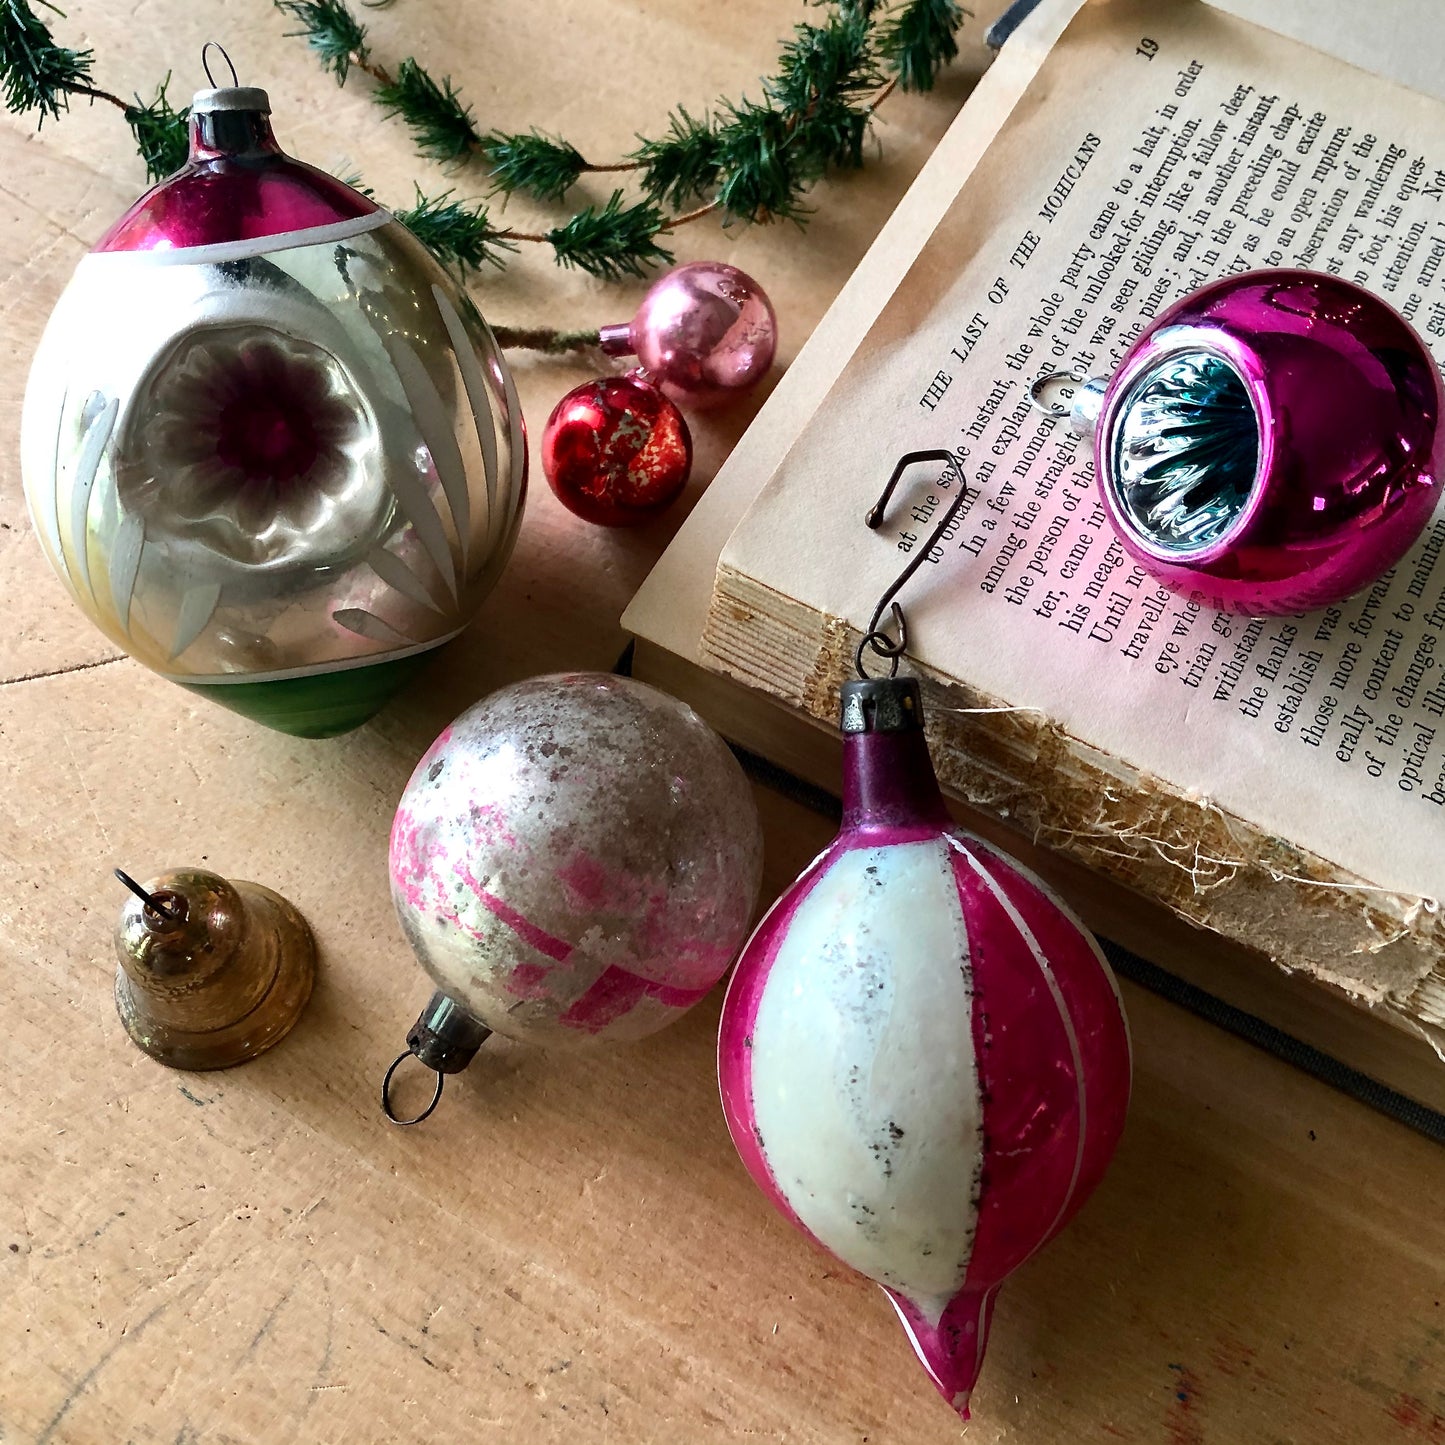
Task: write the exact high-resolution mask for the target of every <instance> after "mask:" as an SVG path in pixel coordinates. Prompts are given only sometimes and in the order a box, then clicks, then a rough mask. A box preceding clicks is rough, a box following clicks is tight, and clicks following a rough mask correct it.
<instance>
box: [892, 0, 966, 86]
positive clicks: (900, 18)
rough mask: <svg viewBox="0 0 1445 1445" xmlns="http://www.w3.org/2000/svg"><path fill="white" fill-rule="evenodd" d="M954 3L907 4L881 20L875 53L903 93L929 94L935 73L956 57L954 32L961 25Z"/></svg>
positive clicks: (960, 12) (940, 0)
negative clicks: (879, 56) (892, 73)
mask: <svg viewBox="0 0 1445 1445" xmlns="http://www.w3.org/2000/svg"><path fill="white" fill-rule="evenodd" d="M963 17H964V10H963V7H962V6H960V5H958V4H957V3H955V0H909V3H908V4H906V5H904V6H903V7H902V8H901V9H899V10H896V11H892V12H890V13H889V14H888V15H887V16H885V17H884V19H883V22H882V24H881V25H880V26H879V29H878V50H879V53H880V54H881V55H882V56H883V58H884V61H885V62H886V63H887V65H888V67H889V69H890V70H892V71H894V72H895V73H896V74H897V76H898V83H899V84H900V85H901V86H902V87H903V89H904V90H932V89H933V82H934V80H935V79H936V78H937V75H938V72H939V71H940V70H942V69H943V67H944V66H945V65H947V64H948V63H949V62H950V61H951V60H953V59H954V57H955V56H957V54H958V41H957V40H956V39H955V38H954V35H955V32H956V31H957V30H958V28H959V26H960V25H962V24H963Z"/></svg>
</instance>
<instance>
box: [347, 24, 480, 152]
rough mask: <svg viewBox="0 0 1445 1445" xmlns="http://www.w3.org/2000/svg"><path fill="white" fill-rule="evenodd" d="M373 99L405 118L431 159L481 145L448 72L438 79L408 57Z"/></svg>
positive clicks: (413, 136) (415, 138)
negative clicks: (438, 80) (434, 78)
mask: <svg viewBox="0 0 1445 1445" xmlns="http://www.w3.org/2000/svg"><path fill="white" fill-rule="evenodd" d="M332 3H338V0H332ZM376 99H377V103H378V104H379V105H380V106H381V107H382V109H383V110H385V111H386V112H387V114H388V115H399V116H400V117H401V118H402V120H404V121H405V122H406V124H407V125H408V126H409V127H410V129H411V133H412V138H413V139H414V140H415V141H416V148H417V150H419V151H420V152H421V153H422V155H424V156H428V157H430V158H431V159H432V160H436V161H443V162H446V161H459V160H462V159H463V158H464V157H465V156H467V155H468V154H469V153H470V152H471V151H473V150H479V149H481V148H482V137H481V135H480V133H479V132H478V130H477V128H476V126H475V125H473V124H472V112H471V108H470V107H469V106H467V105H466V104H465V103H464V102H463V101H462V98H461V97H460V96H459V95H458V94H457V93H456V91H455V90H454V89H453V87H452V81H451V77H450V76H448V75H444V76H443V77H442V79H441V81H440V83H438V82H437V81H435V80H433V79H432V77H431V75H430V74H429V73H428V72H427V71H425V70H423V69H422V67H421V66H420V65H418V64H417V63H416V61H415V60H412V59H411V58H409V57H408V58H407V59H406V60H403V61H402V62H401V64H400V65H399V66H397V68H396V76H395V78H394V79H388V80H387V81H385V82H384V83H383V84H381V85H379V86H378V87H377V90H376Z"/></svg>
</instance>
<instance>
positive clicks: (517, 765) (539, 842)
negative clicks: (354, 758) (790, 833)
mask: <svg viewBox="0 0 1445 1445" xmlns="http://www.w3.org/2000/svg"><path fill="white" fill-rule="evenodd" d="M761 866H762V836H761V831H760V828H759V825H758V816H757V810H756V807H755V805H754V803H753V796H752V789H751V788H750V786H749V785H748V782H747V779H746V778H745V777H744V776H743V772H742V769H741V768H740V767H739V766H738V763H737V760H736V759H735V758H734V757H733V755H732V753H731V752H730V751H729V750H728V748H727V745H726V744H725V743H724V742H723V741H722V739H721V738H719V737H718V735H717V734H716V733H714V732H713V731H712V729H711V728H709V727H708V726H707V724H706V723H704V722H703V721H702V720H701V719H700V718H699V717H698V716H697V714H696V713H694V712H693V711H692V709H691V708H689V707H687V706H685V705H684V704H683V703H680V702H678V701H676V700H675V699H673V698H671V697H668V696H667V695H666V694H665V693H661V692H658V691H657V690H656V689H654V688H651V687H647V686H645V685H644V684H642V683H640V682H634V681H632V680H631V679H630V678H624V677H615V676H612V675H610V674H605V673H565V674H561V675H558V676H551V677H538V678H533V679H531V680H530V681H528V682H523V683H518V684H517V685H515V686H513V687H507V688H503V689H502V690H501V691H500V692H496V693H493V694H492V695H491V696H490V697H487V698H484V699H483V700H482V701H481V702H479V703H477V704H476V705H475V706H474V707H471V708H469V709H468V710H467V711H466V712H464V713H463V714H462V715H461V716H460V717H458V718H457V719H456V721H455V722H453V723H452V724H451V726H450V727H448V728H447V729H446V730H445V731H444V732H443V733H442V734H441V736H440V737H439V738H437V740H436V742H434V743H433V744H432V746H431V748H430V749H429V750H428V751H427V753H426V755H425V756H424V757H423V758H422V760H421V761H420V762H419V763H418V764H417V766H416V771H415V772H414V773H413V774H412V777H411V781H410V782H409V783H408V784H407V786H406V791H405V793H404V794H403V796H402V799H401V803H400V805H399V806H398V808H397V810H396V818H395V821H394V822H393V824H392V830H391V890H392V901H393V902H394V903H395V905H396V911H397V916H398V917H399V918H400V920H401V925H402V931H403V932H404V933H405V934H406V937H407V941H408V942H409V943H410V944H411V946H412V948H413V949H414V950H415V951H416V955H417V958H418V959H419V960H420V961H421V965H422V967H423V968H424V969H425V970H426V972H427V974H428V975H429V976H430V977H431V979H432V981H433V982H434V983H435V985H436V987H437V989H438V994H437V995H436V996H435V997H434V998H433V1000H432V1002H431V1003H430V1004H428V1006H427V1008H426V1010H424V1011H423V1014H422V1016H421V1018H420V1019H419V1020H418V1022H417V1025H416V1027H415V1028H414V1029H413V1030H412V1034H411V1035H410V1036H409V1039H408V1045H409V1048H410V1049H411V1051H412V1052H414V1053H416V1055H417V1056H418V1057H419V1058H420V1059H421V1060H422V1062H423V1063H425V1064H427V1065H428V1066H429V1067H431V1068H434V1069H436V1070H437V1072H438V1074H439V1075H444V1074H446V1073H453V1072H456V1071H457V1070H459V1069H461V1068H464V1067H465V1066H466V1064H467V1063H468V1062H469V1061H470V1059H471V1057H472V1055H473V1054H474V1053H475V1052H476V1050H477V1048H478V1047H479V1046H480V1044H481V1043H482V1041H483V1040H484V1039H485V1038H486V1037H487V1034H488V1032H489V1031H492V1030H495V1031H496V1032H497V1033H499V1034H502V1035H504V1036H506V1037H508V1038H512V1039H518V1040H521V1041H523V1042H525V1043H534V1044H543V1045H548V1046H551V1045H558V1046H582V1045H588V1044H592V1043H595V1042H598V1041H602V1040H631V1039H638V1038H642V1037H643V1036H644V1035H646V1034H650V1033H653V1032H655V1031H656V1030H657V1029H660V1028H662V1027H663V1026H664V1025H666V1024H669V1023H671V1022H673V1021H674V1020H675V1019H677V1018H679V1017H680V1016H681V1015H682V1013H683V1012H684V1011H685V1010H687V1009H689V1008H691V1007H692V1005H693V1004H695V1003H696V1002H697V1001H698V1000H699V999H700V998H702V997H703V995H704V994H706V993H707V992H708V990H709V989H711V988H712V987H713V985H714V984H715V983H716V982H717V981H718V979H719V978H721V977H722V975H723V973H724V972H725V971H726V969H727V967H728V965H729V964H730V963H731V962H732V961H733V958H734V957H735V956H736V954H737V950H738V948H739V947H740V946H741V944H742V941H743V939H744V938H745V937H746V936H747V930H748V924H749V922H750V920H751V918H752V911H753V905H754V903H755V901H756V898H757V890H758V883H759V879H760V876H761ZM403 1057H405V1056H403ZM383 1098H384V1103H385V1104H386V1108H387V1112H388V1113H389V1114H390V1113H391V1112H392V1111H391V1105H390V1101H389V1098H387V1097H386V1095H385V1094H384V1096H383ZM393 1117H395V1116H394V1115H393Z"/></svg>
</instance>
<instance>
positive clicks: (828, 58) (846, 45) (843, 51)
mask: <svg viewBox="0 0 1445 1445" xmlns="http://www.w3.org/2000/svg"><path fill="white" fill-rule="evenodd" d="M882 84H883V72H882V71H881V70H880V69H879V67H878V62H877V60H876V58H875V57H874V54H873V46H872V34H871V28H870V24H869V21H868V18H867V16H865V15H861V14H858V13H856V12H835V13H833V14H832V15H830V16H829V17H828V20H827V23H826V24H823V25H799V26H797V27H795V28H794V30H793V38H792V39H791V40H789V41H788V42H787V44H785V45H784V46H783V48H782V51H781V52H780V53H779V55H778V71H777V74H776V75H775V76H774V77H773V79H771V80H768V81H765V82H764V85H763V89H764V91H765V92H766V94H767V96H768V98H769V100H771V101H772V102H773V103H774V104H775V105H777V106H779V107H781V108H782V109H783V110H786V111H789V112H791V113H792V114H793V115H795V116H798V117H800V118H801V117H803V116H805V115H806V114H807V113H808V112H809V111H810V110H811V109H812V108H813V107H814V106H815V105H816V104H817V102H818V101H819V99H820V98H821V99H827V100H830V101H836V102H844V103H846V102H847V101H849V100H852V99H861V98H865V97H867V96H871V95H872V94H873V92H874V91H876V90H878V89H879V88H880V87H881V86H882Z"/></svg>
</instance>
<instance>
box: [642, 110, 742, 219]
mask: <svg viewBox="0 0 1445 1445" xmlns="http://www.w3.org/2000/svg"><path fill="white" fill-rule="evenodd" d="M638 140H639V141H640V142H641V144H640V145H639V146H638V147H637V149H636V150H635V151H633V152H632V153H631V154H630V155H629V156H628V159H629V160H633V161H637V162H638V163H639V164H640V165H641V167H642V189H643V192H644V193H645V194H646V195H647V197H648V198H649V199H650V200H653V201H656V202H658V203H659V204H664V203H665V204H667V205H669V206H671V207H673V208H674V209H675V210H682V209H683V208H684V207H685V206H690V205H692V204H693V203H694V202H695V201H698V200H702V199H703V198H705V197H707V196H709V195H711V194H712V191H713V188H714V187H715V186H716V185H717V183H718V178H719V177H720V176H721V174H722V153H721V152H722V148H721V146H720V144H719V142H718V137H717V133H716V131H715V130H714V128H713V124H712V122H711V121H710V120H709V119H708V118H707V117H706V116H704V117H703V118H702V119H701V120H695V119H694V118H693V117H692V116H690V115H689V114H688V113H687V111H685V110H684V109H683V108H682V107H681V106H678V108H677V110H676V111H675V112H674V113H673V114H672V115H670V116H668V118H667V134H666V135H665V136H664V137H663V138H662V139H661V140H647V139H645V138H643V137H642V136H639V137H638Z"/></svg>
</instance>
